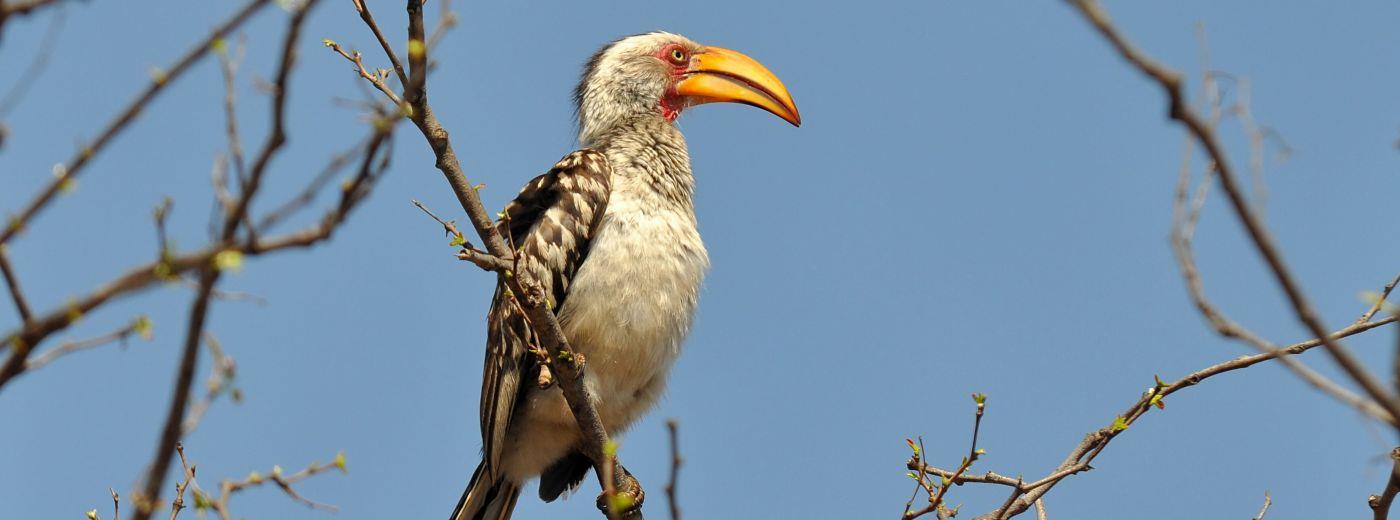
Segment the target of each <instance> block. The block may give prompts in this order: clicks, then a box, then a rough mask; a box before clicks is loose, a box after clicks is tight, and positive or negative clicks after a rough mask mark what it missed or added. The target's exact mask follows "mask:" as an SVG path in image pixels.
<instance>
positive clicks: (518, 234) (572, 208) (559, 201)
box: [481, 149, 611, 472]
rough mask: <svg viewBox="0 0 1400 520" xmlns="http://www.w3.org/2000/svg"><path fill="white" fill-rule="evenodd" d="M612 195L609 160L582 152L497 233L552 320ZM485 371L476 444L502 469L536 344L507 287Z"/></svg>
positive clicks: (533, 186) (554, 171)
mask: <svg viewBox="0 0 1400 520" xmlns="http://www.w3.org/2000/svg"><path fill="white" fill-rule="evenodd" d="M610 191H611V177H610V169H609V167H608V160H607V156H605V155H603V154H602V153H600V152H597V151H594V150H587V149H585V150H579V151H576V152H573V153H571V154H569V155H567V156H565V157H564V158H563V159H561V160H560V161H559V162H558V163H557V164H555V165H554V167H553V168H551V169H550V170H549V172H548V173H545V174H544V175H540V176H539V177H536V178H534V179H533V180H531V181H530V182H529V183H528V184H526V185H525V188H524V189H522V190H520V194H519V195H517V196H516V198H515V200H514V201H512V202H511V203H510V204H509V205H507V206H506V208H505V211H504V212H503V214H502V218H501V220H500V222H499V223H498V224H497V226H496V228H497V230H498V231H499V232H500V233H501V235H502V236H503V237H505V239H506V243H507V244H508V245H510V247H511V248H512V249H513V250H514V251H515V253H516V256H517V257H518V258H519V263H518V264H517V266H518V269H520V270H522V271H524V270H528V272H529V274H530V275H531V278H533V279H535V280H538V281H539V282H540V283H541V285H543V289H544V296H545V298H546V300H547V301H548V302H549V304H550V305H552V308H553V309H554V310H555V312H556V313H557V312H558V310H559V309H560V308H561V307H562V306H563V305H564V300H565V299H566V298H567V297H568V292H569V284H570V282H571V280H572V279H573V277H574V274H575V273H577V272H578V268H579V266H581V265H583V262H584V261H585V259H586V258H587V257H588V249H589V245H590V242H591V240H592V239H593V238H594V236H595V235H596V233H597V230H598V227H599V223H600V222H601V221H602V217H603V213H604V211H605V210H606V209H607V204H608V194H609V192H610ZM487 321H488V324H487V334H488V337H487V339H486V367H485V370H484V373H483V377H482V383H481V439H482V442H483V444H484V447H483V451H484V452H485V453H484V454H483V455H484V466H485V467H486V468H487V471H489V472H494V471H496V470H497V469H498V468H500V457H501V451H502V447H503V446H504V444H505V437H506V432H507V430H509V428H510V421H511V415H512V414H513V412H514V410H515V407H516V404H517V402H518V400H519V399H520V397H521V396H522V395H524V391H523V390H524V389H523V388H522V387H521V381H522V379H523V378H525V377H526V376H527V375H528V374H531V373H532V372H533V370H532V368H533V366H534V358H533V356H531V355H529V354H528V352H529V347H530V346H532V345H533V346H539V341H538V338H536V337H535V334H534V332H533V331H531V330H530V327H529V326H528V325H527V323H526V320H525V317H524V315H523V312H522V310H521V309H520V307H519V305H518V304H517V303H516V302H514V301H513V298H512V297H511V295H510V293H509V291H508V290H507V289H506V287H505V284H504V283H498V284H497V287H496V295H495V297H494V299H493V300H492V302H491V313H490V314H489V315H488V318H487Z"/></svg>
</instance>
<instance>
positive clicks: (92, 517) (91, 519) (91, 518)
mask: <svg viewBox="0 0 1400 520" xmlns="http://www.w3.org/2000/svg"><path fill="white" fill-rule="evenodd" d="M87 517H88V520H97V510H96V509H90V510H88V512H87Z"/></svg>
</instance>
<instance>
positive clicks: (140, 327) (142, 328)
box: [131, 314, 155, 341]
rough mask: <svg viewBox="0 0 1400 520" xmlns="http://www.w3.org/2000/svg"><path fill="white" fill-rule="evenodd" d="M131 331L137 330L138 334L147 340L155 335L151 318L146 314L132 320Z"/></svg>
mask: <svg viewBox="0 0 1400 520" xmlns="http://www.w3.org/2000/svg"><path fill="white" fill-rule="evenodd" d="M131 331H132V332H135V333H136V335H137V336H141V339H144V340H146V341H150V340H151V338H153V337H155V334H154V332H153V331H152V326H151V318H150V317H148V316H146V315H145V314H142V315H140V316H137V317H136V321H133V322H131Z"/></svg>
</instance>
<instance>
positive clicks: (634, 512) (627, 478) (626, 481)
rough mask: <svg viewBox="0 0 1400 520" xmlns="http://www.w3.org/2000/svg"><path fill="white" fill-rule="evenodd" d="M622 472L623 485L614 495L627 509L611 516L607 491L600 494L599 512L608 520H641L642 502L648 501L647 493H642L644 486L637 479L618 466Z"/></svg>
mask: <svg viewBox="0 0 1400 520" xmlns="http://www.w3.org/2000/svg"><path fill="white" fill-rule="evenodd" d="M618 469H619V470H620V471H622V483H621V485H619V486H618V488H617V490H616V491H614V492H613V493H614V494H615V496H616V500H615V501H617V502H620V503H621V504H625V505H626V507H624V508H623V509H622V511H619V512H618V514H617V515H616V516H613V515H611V514H609V505H610V501H609V499H608V498H609V497H608V492H607V491H606V490H605V491H603V492H602V493H599V494H598V502H597V504H598V510H599V511H602V512H603V514H604V515H607V516H608V518H641V517H642V516H641V511H642V502H643V501H645V500H646V496H647V494H646V492H644V491H642V484H641V483H639V482H637V478H636V477H633V476H632V473H630V472H628V471H627V468H624V467H622V466H618Z"/></svg>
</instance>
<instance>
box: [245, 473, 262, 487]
mask: <svg viewBox="0 0 1400 520" xmlns="http://www.w3.org/2000/svg"><path fill="white" fill-rule="evenodd" d="M262 481H263V476H262V473H258V472H256V471H254V472H252V473H249V474H248V482H250V483H253V484H261V483H262Z"/></svg>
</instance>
